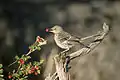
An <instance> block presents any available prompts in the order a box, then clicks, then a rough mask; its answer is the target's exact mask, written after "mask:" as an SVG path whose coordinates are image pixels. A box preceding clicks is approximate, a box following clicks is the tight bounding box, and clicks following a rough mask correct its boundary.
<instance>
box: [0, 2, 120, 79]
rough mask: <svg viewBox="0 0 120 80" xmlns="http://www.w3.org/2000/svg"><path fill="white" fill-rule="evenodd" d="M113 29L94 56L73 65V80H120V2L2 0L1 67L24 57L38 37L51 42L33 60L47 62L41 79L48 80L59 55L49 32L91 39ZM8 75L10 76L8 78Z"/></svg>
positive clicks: (0, 17) (77, 61) (0, 12)
mask: <svg viewBox="0 0 120 80" xmlns="http://www.w3.org/2000/svg"><path fill="white" fill-rule="evenodd" d="M103 22H106V23H107V24H109V25H110V27H111V30H110V33H109V35H108V36H107V37H106V38H105V39H104V40H103V42H102V43H101V44H100V45H99V46H98V47H97V48H96V49H95V50H93V51H92V52H91V54H89V55H86V56H84V57H81V58H76V59H75V60H73V61H72V62H71V64H70V65H71V66H72V68H71V69H70V73H71V79H72V80H120V69H119V68H120V49H119V47H120V42H119V40H120V2H119V0H0V63H2V64H3V65H4V68H5V72H4V74H6V73H7V71H8V68H7V66H8V65H9V64H10V63H12V62H13V60H14V59H13V58H14V56H15V55H19V56H21V55H22V54H25V53H26V52H27V51H28V46H29V45H30V44H32V43H34V41H35V38H36V36H38V35H39V36H41V37H43V38H45V39H47V40H48V44H47V45H45V46H43V47H42V50H41V51H36V52H34V53H33V54H31V57H32V59H33V60H39V59H41V58H42V59H44V60H45V63H44V65H43V69H42V73H41V75H40V76H36V77H31V78H30V80H44V78H45V77H46V76H47V75H48V74H49V73H53V72H54V71H55V67H54V61H53V57H54V56H55V55H56V54H57V53H58V51H59V48H58V47H57V46H56V44H55V42H54V40H53V35H52V34H49V33H46V32H45V28H50V27H52V26H54V25H61V26H62V27H63V28H64V30H65V31H67V32H69V33H71V34H74V35H77V36H82V37H85V36H89V35H92V34H95V33H96V32H97V31H99V30H101V29H102V24H103ZM6 75H7V74H6Z"/></svg>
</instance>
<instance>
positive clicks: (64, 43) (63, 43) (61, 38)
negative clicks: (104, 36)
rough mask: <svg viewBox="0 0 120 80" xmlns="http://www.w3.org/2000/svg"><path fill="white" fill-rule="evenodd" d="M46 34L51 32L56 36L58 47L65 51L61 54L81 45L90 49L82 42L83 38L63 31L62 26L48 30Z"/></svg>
mask: <svg viewBox="0 0 120 80" xmlns="http://www.w3.org/2000/svg"><path fill="white" fill-rule="evenodd" d="M46 32H51V33H53V34H54V40H55V43H56V44H57V46H58V47H60V48H62V49H64V51H62V52H61V53H65V52H67V51H69V50H70V49H71V48H72V47H74V46H75V45H76V43H79V44H80V45H83V46H84V47H87V48H89V47H88V46H86V45H84V44H83V43H82V42H81V40H80V39H81V38H80V37H77V36H74V35H71V34H70V33H68V32H66V31H64V30H63V28H62V27H61V26H58V25H55V26H53V27H52V28H50V29H46Z"/></svg>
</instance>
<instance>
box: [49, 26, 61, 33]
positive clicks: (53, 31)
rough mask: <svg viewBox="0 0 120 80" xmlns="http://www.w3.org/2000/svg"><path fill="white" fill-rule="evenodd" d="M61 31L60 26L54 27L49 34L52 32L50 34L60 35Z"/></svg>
mask: <svg viewBox="0 0 120 80" xmlns="http://www.w3.org/2000/svg"><path fill="white" fill-rule="evenodd" d="M61 31H63V29H62V27H61V26H58V25H56V26H54V27H52V28H50V30H49V32H52V33H55V34H56V33H60V32H61Z"/></svg>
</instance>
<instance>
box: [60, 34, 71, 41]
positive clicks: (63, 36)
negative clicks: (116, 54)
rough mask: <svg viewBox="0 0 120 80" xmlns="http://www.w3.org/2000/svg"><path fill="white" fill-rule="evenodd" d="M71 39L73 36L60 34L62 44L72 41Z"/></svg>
mask: <svg viewBox="0 0 120 80" xmlns="http://www.w3.org/2000/svg"><path fill="white" fill-rule="evenodd" d="M70 38H71V35H70V34H69V33H67V32H62V33H60V34H59V40H60V41H61V42H64V41H68V40H70Z"/></svg>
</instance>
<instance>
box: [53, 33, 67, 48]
mask: <svg viewBox="0 0 120 80" xmlns="http://www.w3.org/2000/svg"><path fill="white" fill-rule="evenodd" d="M54 40H55V42H56V44H57V45H58V46H59V47H60V48H62V49H68V47H69V46H68V45H67V42H66V41H61V40H60V37H59V36H58V35H55V36H54Z"/></svg>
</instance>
